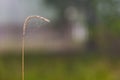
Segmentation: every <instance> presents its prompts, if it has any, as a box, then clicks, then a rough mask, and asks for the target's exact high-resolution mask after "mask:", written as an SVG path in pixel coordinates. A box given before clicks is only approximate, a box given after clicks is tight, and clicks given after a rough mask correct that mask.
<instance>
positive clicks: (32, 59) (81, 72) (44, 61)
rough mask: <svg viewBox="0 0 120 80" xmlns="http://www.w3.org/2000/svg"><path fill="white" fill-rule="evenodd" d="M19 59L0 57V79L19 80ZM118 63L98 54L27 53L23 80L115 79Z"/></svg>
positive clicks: (117, 77) (117, 74) (116, 78)
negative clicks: (52, 54)
mask: <svg viewBox="0 0 120 80" xmlns="http://www.w3.org/2000/svg"><path fill="white" fill-rule="evenodd" d="M6 59H9V60H6ZM20 61H21V60H20V58H19V57H18V58H16V56H14V57H12V58H11V56H9V57H6V56H4V58H3V60H0V62H1V63H0V65H1V66H0V79H1V80H21V62H20ZM118 63H119V60H118ZM3 66H4V67H3ZM119 66H120V65H118V64H112V63H111V62H110V60H109V59H108V58H102V57H99V58H97V57H96V58H94V57H92V56H91V57H90V56H89V57H87V56H84V57H78V56H77V57H64V56H63V57H60V56H34V55H31V56H25V80H118V79H120V77H119V71H120V67H119ZM117 67H118V68H117Z"/></svg>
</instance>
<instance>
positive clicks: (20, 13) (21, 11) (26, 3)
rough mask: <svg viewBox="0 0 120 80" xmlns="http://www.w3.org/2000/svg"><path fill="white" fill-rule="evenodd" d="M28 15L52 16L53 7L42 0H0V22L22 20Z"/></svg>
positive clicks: (53, 12)
mask: <svg viewBox="0 0 120 80" xmlns="http://www.w3.org/2000/svg"><path fill="white" fill-rule="evenodd" d="M38 1H39V2H38ZM48 13H49V14H48ZM29 15H41V16H44V17H47V18H53V17H54V16H55V9H53V8H49V7H48V6H46V5H45V4H44V3H43V0H0V22H19V21H22V22H23V20H24V19H25V18H26V17H27V16H29Z"/></svg>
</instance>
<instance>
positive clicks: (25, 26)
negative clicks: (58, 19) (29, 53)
mask: <svg viewBox="0 0 120 80" xmlns="http://www.w3.org/2000/svg"><path fill="white" fill-rule="evenodd" d="M33 18H37V19H40V20H44V21H46V22H50V20H48V19H47V18H44V17H41V16H28V17H27V18H26V19H25V22H24V24H23V33H22V80H24V54H25V33H26V28H27V25H28V23H29V21H30V20H31V19H33Z"/></svg>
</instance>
